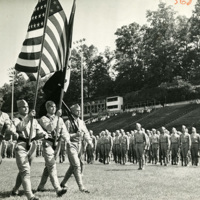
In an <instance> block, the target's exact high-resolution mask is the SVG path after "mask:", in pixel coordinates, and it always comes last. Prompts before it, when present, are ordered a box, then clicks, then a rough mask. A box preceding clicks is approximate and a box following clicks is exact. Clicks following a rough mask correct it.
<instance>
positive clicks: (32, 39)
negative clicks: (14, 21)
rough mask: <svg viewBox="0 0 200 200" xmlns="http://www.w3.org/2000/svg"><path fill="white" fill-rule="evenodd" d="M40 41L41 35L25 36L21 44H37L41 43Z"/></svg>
mask: <svg viewBox="0 0 200 200" xmlns="http://www.w3.org/2000/svg"><path fill="white" fill-rule="evenodd" d="M41 43H42V37H41V36H40V37H36V38H30V39H29V38H27V39H26V40H25V41H24V43H23V45H24V46H31V45H38V44H41Z"/></svg>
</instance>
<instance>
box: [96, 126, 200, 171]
mask: <svg viewBox="0 0 200 200" xmlns="http://www.w3.org/2000/svg"><path fill="white" fill-rule="evenodd" d="M181 128H182V131H177V130H176V128H174V127H173V128H172V130H171V131H169V130H167V129H166V128H165V127H161V128H160V129H154V128H153V129H152V130H145V129H144V128H142V126H141V125H140V124H139V123H136V129H135V130H132V131H130V132H125V131H124V130H123V129H121V130H116V131H115V132H113V133H110V132H109V131H108V130H105V131H102V132H101V133H100V134H99V135H97V136H96V140H97V145H96V150H95V151H94V152H96V160H98V161H99V162H102V163H103V164H109V163H110V161H111V159H112V158H113V160H114V162H115V163H120V164H123V165H125V164H126V162H131V163H138V164H139V168H138V169H139V170H142V169H144V166H145V165H146V164H147V163H151V164H155V165H157V164H160V165H163V166H168V164H170V163H171V165H178V164H179V163H181V166H189V163H191V165H195V166H198V165H199V152H200V135H199V134H198V133H197V131H196V128H195V127H192V128H191V132H190V133H189V131H188V128H187V127H186V126H184V125H183V126H182V127H181Z"/></svg>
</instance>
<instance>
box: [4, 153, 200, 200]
mask: <svg viewBox="0 0 200 200" xmlns="http://www.w3.org/2000/svg"><path fill="white" fill-rule="evenodd" d="M68 166H69V164H68V162H66V163H63V164H60V163H58V164H57V169H58V177H59V180H60V181H61V180H62V178H63V176H64V174H65V172H66V170H67V168H68ZM43 168H44V162H43V158H42V157H40V158H36V159H35V162H33V164H32V168H31V181H32V188H33V190H34V191H35V190H36V188H37V186H38V184H39V181H40V177H41V174H42V171H43ZM137 168H138V166H137V165H136V164H131V163H127V164H126V165H119V164H115V163H114V162H112V163H111V164H109V165H103V164H101V163H98V162H96V163H95V164H92V165H91V164H90V165H88V164H86V165H85V171H84V176H83V181H84V184H85V187H86V188H87V189H88V190H90V192H91V193H90V194H82V193H80V192H79V190H78V187H77V184H76V182H75V179H74V177H73V176H72V177H71V179H70V180H69V182H68V186H69V190H68V192H67V194H65V195H64V196H63V197H60V198H57V197H56V193H55V192H54V190H53V187H52V185H51V183H50V180H48V183H47V185H46V189H48V191H46V192H43V193H42V192H37V193H36V195H37V196H39V197H40V198H41V199H44V200H48V199H60V200H62V199H63V200H64V199H71V200H76V199H84V200H97V199H98V200H113V199H121V200H127V199H140V200H143V199H145V200H146V199H147V200H151V199H152V200H156V199H159V200H160V199H166V200H169V199H172V200H178V199H180V200H184V199H192V200H199V199H200V167H194V166H189V167H181V166H171V165H169V166H168V167H165V166H160V165H151V164H149V165H147V166H146V167H145V170H143V171H140V170H137ZM17 172H18V170H17V166H16V164H15V160H14V159H4V160H3V163H2V165H0V199H11V200H12V199H16V200H24V199H26V198H25V196H24V195H23V189H22V187H21V188H20V194H21V196H19V197H10V195H9V194H10V191H11V190H12V188H13V186H14V184H15V178H16V175H17Z"/></svg>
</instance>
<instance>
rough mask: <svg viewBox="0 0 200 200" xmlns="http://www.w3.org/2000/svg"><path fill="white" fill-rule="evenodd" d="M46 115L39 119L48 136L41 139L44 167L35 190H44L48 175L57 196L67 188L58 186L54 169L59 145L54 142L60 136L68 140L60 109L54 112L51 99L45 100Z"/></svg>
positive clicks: (54, 107)
mask: <svg viewBox="0 0 200 200" xmlns="http://www.w3.org/2000/svg"><path fill="white" fill-rule="evenodd" d="M46 109H47V115H46V116H43V117H42V118H41V119H40V121H39V122H40V124H41V126H42V128H43V129H44V130H46V131H47V133H48V138H46V139H44V140H43V143H42V145H43V156H44V160H45V168H44V171H43V174H42V178H41V181H40V184H39V186H38V189H37V191H38V192H42V191H44V186H45V184H46V182H47V179H48V177H50V180H51V183H52V185H53V187H54V188H55V190H56V193H57V196H59V197H60V196H62V195H63V194H65V193H66V192H67V190H66V189H65V188H64V189H63V188H61V187H60V184H59V181H58V177H57V169H56V156H55V153H56V151H59V149H58V148H59V146H58V145H57V146H56V144H55V142H60V141H59V140H60V139H61V138H63V139H64V141H66V142H67V143H70V141H69V133H68V131H67V129H66V126H65V124H64V121H63V120H62V118H60V116H61V114H62V113H61V110H58V111H57V112H56V105H55V103H54V102H53V101H47V102H46ZM56 135H57V136H58V141H55V139H56V138H55V136H56Z"/></svg>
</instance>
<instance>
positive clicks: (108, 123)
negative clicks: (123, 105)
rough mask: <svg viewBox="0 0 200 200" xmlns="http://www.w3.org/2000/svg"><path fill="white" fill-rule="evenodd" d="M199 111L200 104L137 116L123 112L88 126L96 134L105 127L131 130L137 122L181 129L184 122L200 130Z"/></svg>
mask: <svg viewBox="0 0 200 200" xmlns="http://www.w3.org/2000/svg"><path fill="white" fill-rule="evenodd" d="M199 113H200V105H199V104H188V105H178V106H170V107H164V108H159V109H156V110H154V111H152V112H151V113H144V114H137V115H136V116H132V113H122V114H119V115H117V116H113V117H111V118H110V119H107V120H105V121H101V122H95V123H92V124H89V125H87V127H88V129H92V130H93V131H94V133H95V134H98V133H99V132H100V131H102V130H105V129H108V130H110V131H111V132H112V131H115V130H117V129H124V130H125V131H130V130H133V129H135V123H137V122H138V123H140V124H142V126H143V127H144V128H145V129H151V128H160V127H161V126H165V127H167V128H169V129H171V128H172V127H176V128H177V129H180V128H181V125H183V124H184V125H186V126H188V127H191V126H195V127H197V129H199V131H200V117H199Z"/></svg>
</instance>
